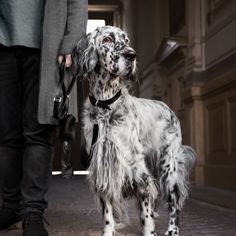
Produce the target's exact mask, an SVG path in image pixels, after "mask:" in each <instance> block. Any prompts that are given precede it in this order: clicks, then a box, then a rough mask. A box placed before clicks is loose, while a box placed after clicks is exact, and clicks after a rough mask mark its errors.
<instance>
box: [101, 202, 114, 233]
mask: <svg viewBox="0 0 236 236" xmlns="http://www.w3.org/2000/svg"><path fill="white" fill-rule="evenodd" d="M101 203H102V208H103V220H104V228H103V234H102V235H103V236H114V235H115V220H114V216H113V208H112V204H111V200H108V199H103V198H101Z"/></svg>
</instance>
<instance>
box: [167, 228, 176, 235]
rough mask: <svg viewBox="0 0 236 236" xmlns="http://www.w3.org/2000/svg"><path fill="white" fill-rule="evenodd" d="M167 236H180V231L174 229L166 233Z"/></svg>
mask: <svg viewBox="0 0 236 236" xmlns="http://www.w3.org/2000/svg"><path fill="white" fill-rule="evenodd" d="M165 236H179V229H178V228H177V227H176V228H172V229H169V230H167V231H166V233H165Z"/></svg>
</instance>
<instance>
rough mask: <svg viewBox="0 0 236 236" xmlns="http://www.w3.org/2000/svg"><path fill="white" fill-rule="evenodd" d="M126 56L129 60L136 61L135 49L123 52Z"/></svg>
mask: <svg viewBox="0 0 236 236" xmlns="http://www.w3.org/2000/svg"><path fill="white" fill-rule="evenodd" d="M123 55H124V57H125V58H126V59H127V60H129V61H134V60H135V58H136V53H135V51H134V50H133V49H129V50H127V51H125V52H124V53H123Z"/></svg>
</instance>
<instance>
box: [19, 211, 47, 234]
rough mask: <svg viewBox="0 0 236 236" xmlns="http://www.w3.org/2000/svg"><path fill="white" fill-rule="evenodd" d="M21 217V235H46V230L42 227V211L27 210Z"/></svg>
mask: <svg viewBox="0 0 236 236" xmlns="http://www.w3.org/2000/svg"><path fill="white" fill-rule="evenodd" d="M22 218H23V223H22V227H23V236H48V232H47V230H46V229H45V227H44V222H43V221H44V220H45V219H44V217H43V213H40V212H27V213H25V214H24V215H23V216H22ZM45 221H46V220H45Z"/></svg>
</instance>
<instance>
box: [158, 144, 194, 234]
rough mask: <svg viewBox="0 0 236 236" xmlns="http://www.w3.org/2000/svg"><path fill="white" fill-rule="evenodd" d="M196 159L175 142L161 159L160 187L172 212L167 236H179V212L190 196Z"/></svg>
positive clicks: (189, 151)
mask: <svg viewBox="0 0 236 236" xmlns="http://www.w3.org/2000/svg"><path fill="white" fill-rule="evenodd" d="M194 158H195V157H194V152H193V150H192V149H191V148H189V147H187V146H178V145H176V143H175V142H172V144H171V145H170V146H169V147H168V148H167V149H166V151H165V153H164V155H163V156H162V157H161V167H160V169H161V178H160V186H161V188H162V190H163V191H164V193H165V196H166V199H167V200H168V204H169V211H170V219H169V226H168V230H167V231H166V234H165V236H179V226H178V223H179V222H178V218H179V212H180V210H181V209H182V207H183V204H184V201H185V199H186V198H187V196H188V177H189V172H190V170H191V167H192V164H193V161H194Z"/></svg>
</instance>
